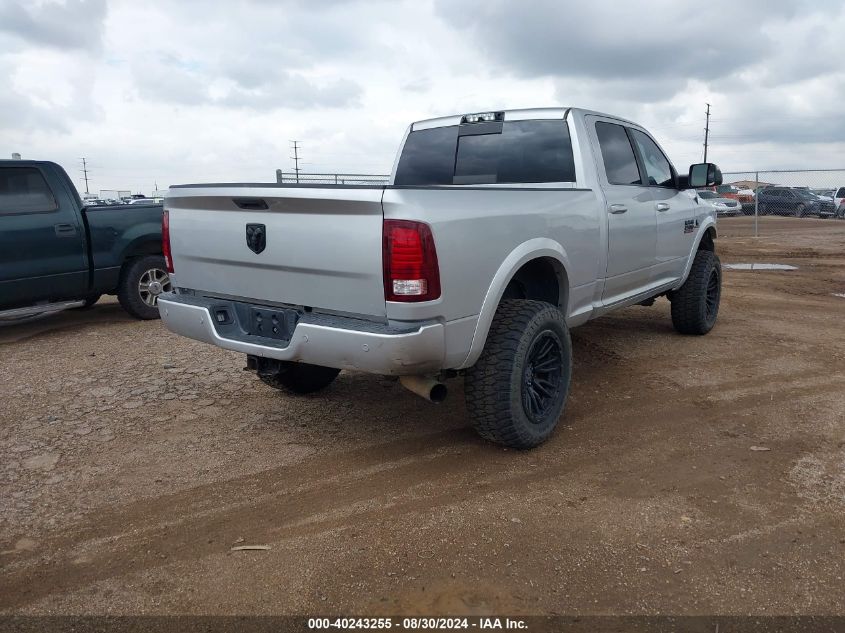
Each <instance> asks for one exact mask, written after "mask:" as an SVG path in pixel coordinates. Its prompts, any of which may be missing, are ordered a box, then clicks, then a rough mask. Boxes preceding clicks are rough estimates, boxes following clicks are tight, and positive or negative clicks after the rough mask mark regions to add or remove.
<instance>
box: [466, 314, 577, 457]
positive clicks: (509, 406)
mask: <svg viewBox="0 0 845 633" xmlns="http://www.w3.org/2000/svg"><path fill="white" fill-rule="evenodd" d="M571 374H572V344H571V342H570V340H569V330H568V329H567V327H566V322H565V321H564V318H563V314H562V313H561V312H560V310H558V309H557V308H556V307H555V306H553V305H551V304H548V303H544V302H542V301H526V300H504V301H502V303H501V304H500V305H499V307H498V309H497V310H496V316H495V317H494V318H493V323H492V324H491V326H490V332H489V334H488V335H487V342H486V344H485V346H484V351H483V352H482V353H481V356H480V357H479V359H478V362H476V364H475V365H473V366H472V367H471V368H469V369H468V370H467V372H466V381H465V388H464V391H465V394H466V404H467V409H468V411H469V414H470V416H471V418H472V422H473V426H474V427H475V430H476V431H477V432H478V433H479V435H481V436H482V437H483V438H485V439H487V440H490V441H492V442H496V443H498V444H503V445H504V446H508V447H510V448H517V449H526V448H532V447H534V446H537V445H539V444H542V443H543V442H545V441H546V440H547V439H548V438H549V436H550V435H551V434H552V433H553V432H554V430H555V427H556V426H557V423H558V420H559V419H560V416H561V413H562V412H563V408H564V405H565V404H566V398H567V395H568V394H569V382H570V377H571Z"/></svg>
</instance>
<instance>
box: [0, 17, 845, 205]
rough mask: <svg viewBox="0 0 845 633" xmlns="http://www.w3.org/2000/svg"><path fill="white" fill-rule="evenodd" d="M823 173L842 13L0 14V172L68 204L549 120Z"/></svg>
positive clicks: (832, 161)
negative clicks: (473, 129) (443, 118)
mask: <svg viewBox="0 0 845 633" xmlns="http://www.w3.org/2000/svg"><path fill="white" fill-rule="evenodd" d="M705 102H709V103H711V104H712V120H711V128H712V136H711V141H712V145H711V151H710V158H711V160H713V161H715V162H717V163H718V164H719V165H720V166H721V167H722V168H723V170H726V171H731V170H746V169H754V168H757V169H766V168H792V167H816V168H827V167H845V0H837V1H829V0H810V1H801V0H794V1H792V0H778V1H777V2H774V1H772V0H740V1H737V0H710V1H709V2H682V1H680V0H674V1H670V0H648V1H628V2H620V1H618V0H590V1H589V2H565V1H563V0H523V1H522V2H515V1H511V2H504V1H500V0H410V1H407V2H405V1H402V0H369V1H367V0H362V1H355V0H348V1H347V0H310V1H307V0H276V1H274V0H227V1H220V2H215V1H213V0H169V1H165V0H144V1H143V2H142V1H140V0H87V1H86V0H65V1H64V2H61V1H52V0H50V1H47V0H0V157H3V158H8V157H9V155H10V154H11V153H12V152H20V153H21V154H22V155H23V156H24V157H27V158H39V159H50V160H55V161H57V162H59V163H60V164H62V165H63V166H64V167H65V168H66V169H67V170H68V172H69V173H71V175H72V176H73V177H74V178H75V181H76V183H77V186H78V187H80V188H81V189H83V190H84V185H82V182H81V179H80V177H81V174H80V173H79V171H78V170H79V167H80V162H79V160H78V159H79V157H81V156H86V157H87V158H88V162H89V164H90V165H91V166H92V169H91V175H90V177H91V181H92V187H91V188H92V191H96V190H98V189H113V188H121V189H131V190H133V191H142V192H149V191H150V190H152V189H153V187H154V185H155V184H156V183H157V184H158V185H159V187H165V186H167V185H170V184H177V183H180V182H202V181H220V180H232V181H243V180H256V181H261V180H264V181H268V180H273V179H274V172H275V169H276V168H282V169H285V170H287V169H290V168H291V167H292V161H291V159H290V158H289V157H290V155H291V150H290V143H289V141H290V140H291V139H297V140H298V141H300V142H301V144H302V150H301V154H302V158H303V163H304V164H303V165H302V167H303V169H304V170H306V171H319V172H337V171H340V172H358V173H387V172H389V170H390V167H391V166H392V163H393V158H394V152H395V150H396V145H397V143H398V142H399V141H400V140H401V135H402V132H403V130H404V128H405V126H406V125H407V124H408V122H410V121H413V120H415V119H421V118H428V117H431V116H438V115H444V114H453V113H465V112H476V111H484V110H489V109H499V108H518V107H534V106H549V105H571V106H581V107H587V108H593V109H597V110H602V111H606V112H611V113H614V114H618V115H621V116H624V117H626V118H630V119H634V120H636V121H638V122H640V123H642V124H643V125H645V126H646V127H648V128H649V129H650V130H651V131H652V132H653V133H654V134H655V136H656V137H657V139H658V140H659V141H660V143H661V144H662V145H663V146H664V147H665V148H666V149H667V150H668V152H669V154H670V157H671V158H672V160H673V162H674V163H675V164H676V166H679V167H680V168H681V169H682V170H684V169H685V168H686V166H688V165H689V163H691V162H697V161H700V160H701V152H702V147H701V143H702V140H703V127H704V104H705Z"/></svg>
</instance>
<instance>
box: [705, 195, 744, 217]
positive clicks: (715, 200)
mask: <svg viewBox="0 0 845 633" xmlns="http://www.w3.org/2000/svg"><path fill="white" fill-rule="evenodd" d="M697 194H698V197H699V199H700V200H701V202H702V203H703V204H706V205H710V206H711V207H713V210H714V211H715V212H716V215H717V216H726V217H727V216H736V215H740V214H741V213H742V206H741V205H740V204H739V201H738V200H736V199H734V198H720V197H719V195H718V194H716V193H714V192H712V191H710V190H707V189H704V190H701V191H698V192H697Z"/></svg>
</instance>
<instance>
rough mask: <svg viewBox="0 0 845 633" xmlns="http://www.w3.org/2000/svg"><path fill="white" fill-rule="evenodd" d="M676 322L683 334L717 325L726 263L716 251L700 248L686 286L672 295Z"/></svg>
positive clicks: (699, 332)
mask: <svg viewBox="0 0 845 633" xmlns="http://www.w3.org/2000/svg"><path fill="white" fill-rule="evenodd" d="M671 297H672V325H674V326H675V329H676V330H677V331H678V332H680V333H681V334H707V333H708V332H709V331H710V330H712V329H713V326H714V325H715V324H716V317H717V316H718V315H719V300H720V299H721V297H722V264H721V263H720V262H719V258H718V257H717V256H716V253H713V252H712V251H698V252H697V253H696V254H695V259H694V260H693V262H692V268H690V272H689V277H687V280H686V281H685V282H684V285H683V286H681V287H680V288H678V289H677V290H675V291H674V292H673V293H672V295H671Z"/></svg>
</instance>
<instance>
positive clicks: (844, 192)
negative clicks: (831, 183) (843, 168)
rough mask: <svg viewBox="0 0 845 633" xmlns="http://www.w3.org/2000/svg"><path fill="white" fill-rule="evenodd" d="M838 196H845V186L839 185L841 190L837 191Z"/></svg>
mask: <svg viewBox="0 0 845 633" xmlns="http://www.w3.org/2000/svg"><path fill="white" fill-rule="evenodd" d="M836 197H837V198H845V187H839V190H838V191H837V192H836Z"/></svg>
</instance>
